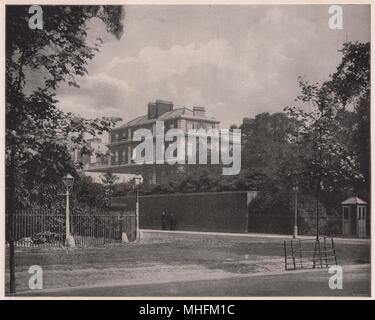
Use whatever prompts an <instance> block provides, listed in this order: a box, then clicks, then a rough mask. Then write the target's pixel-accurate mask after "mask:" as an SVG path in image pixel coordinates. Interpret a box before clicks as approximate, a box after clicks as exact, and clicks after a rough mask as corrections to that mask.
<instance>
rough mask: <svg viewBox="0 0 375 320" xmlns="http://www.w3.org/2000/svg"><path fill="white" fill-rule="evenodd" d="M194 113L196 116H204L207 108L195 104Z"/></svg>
mask: <svg viewBox="0 0 375 320" xmlns="http://www.w3.org/2000/svg"><path fill="white" fill-rule="evenodd" d="M193 114H194V116H195V117H201V118H204V117H206V109H205V107H198V106H194V107H193Z"/></svg>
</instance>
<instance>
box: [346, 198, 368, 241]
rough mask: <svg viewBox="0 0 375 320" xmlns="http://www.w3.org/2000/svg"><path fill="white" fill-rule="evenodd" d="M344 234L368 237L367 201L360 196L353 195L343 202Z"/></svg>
mask: <svg viewBox="0 0 375 320" xmlns="http://www.w3.org/2000/svg"><path fill="white" fill-rule="evenodd" d="M341 206H342V234H343V235H345V236H357V237H358V238H366V236H367V232H366V214H367V202H366V201H363V200H362V199H360V198H358V197H352V198H349V199H346V200H345V201H343V202H341Z"/></svg>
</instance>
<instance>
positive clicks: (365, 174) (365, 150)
mask: <svg viewBox="0 0 375 320" xmlns="http://www.w3.org/2000/svg"><path fill="white" fill-rule="evenodd" d="M340 51H341V52H342V55H343V57H342V61H341V62H340V64H339V66H338V67H337V70H336V72H335V73H334V74H332V75H331V76H330V79H329V80H328V81H326V82H323V83H321V84H319V83H315V84H311V83H309V82H307V81H303V80H302V79H300V87H301V94H300V95H299V96H298V97H297V98H296V100H295V101H296V105H295V106H292V107H287V108H286V111H287V113H288V115H289V116H290V117H291V118H293V119H296V120H298V121H299V123H300V128H299V130H298V134H297V136H296V139H297V140H296V141H297V143H298V145H299V149H300V150H301V154H302V155H303V162H304V168H305V170H304V176H305V179H306V180H308V181H309V183H310V187H311V189H312V190H314V189H315V191H316V193H317V195H318V196H319V193H320V192H321V190H323V192H322V193H323V196H324V195H326V198H327V202H329V201H331V202H332V195H333V194H337V195H338V197H342V196H345V195H349V194H353V193H359V194H363V195H365V197H367V198H368V195H369V186H370V165H369V163H370V130H369V128H370V117H369V112H370V99H369V98H370V45H369V43H365V44H361V43H357V42H355V43H345V44H344V45H343V48H342V49H341V50H340ZM307 106H309V108H310V109H311V110H308V111H306V110H307V109H308V107H307ZM327 195H329V199H328V197H327ZM366 195H367V196H366Z"/></svg>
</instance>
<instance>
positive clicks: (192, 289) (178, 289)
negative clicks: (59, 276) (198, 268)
mask: <svg viewBox="0 0 375 320" xmlns="http://www.w3.org/2000/svg"><path fill="white" fill-rule="evenodd" d="M332 276H333V274H331V273H329V270H328V269H316V270H296V271H282V272H281V271H280V272H268V273H258V274H252V275H237V276H231V277H228V278H222V279H211V280H200V281H194V280H192V281H174V282H159V283H158V282H156V283H139V284H125V285H124V284H121V283H119V284H116V285H111V286H91V287H90V286H86V287H77V288H58V289H49V290H30V291H25V292H20V293H18V294H17V295H16V296H17V297H25V298H27V297H38V296H39V297H42V296H49V297H66V296H69V297H96V296H101V297H144V298H146V297H228V296H230V297H274V296H280V297H314V296H316V297H318V296H319V297H354V298H355V297H357V298H364V297H369V296H370V292H371V290H370V265H369V264H366V265H350V266H349V265H348V266H343V287H342V289H331V288H330V287H329V279H330V277H332ZM8 299H12V297H8Z"/></svg>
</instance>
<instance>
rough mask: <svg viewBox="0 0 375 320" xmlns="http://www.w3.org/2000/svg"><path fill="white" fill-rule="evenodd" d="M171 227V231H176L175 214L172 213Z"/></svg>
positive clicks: (170, 217) (170, 218)
mask: <svg viewBox="0 0 375 320" xmlns="http://www.w3.org/2000/svg"><path fill="white" fill-rule="evenodd" d="M169 227H170V230H175V229H176V220H175V217H174V214H173V213H171V214H170V216H169Z"/></svg>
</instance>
